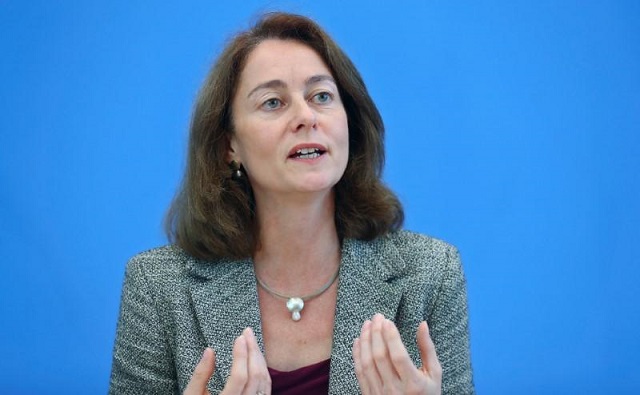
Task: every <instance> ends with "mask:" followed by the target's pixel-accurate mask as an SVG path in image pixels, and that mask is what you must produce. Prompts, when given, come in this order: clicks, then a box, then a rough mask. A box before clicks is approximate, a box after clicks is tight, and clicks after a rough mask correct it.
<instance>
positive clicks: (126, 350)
mask: <svg viewBox="0 0 640 395" xmlns="http://www.w3.org/2000/svg"><path fill="white" fill-rule="evenodd" d="M172 360H173V358H172V355H171V350H170V347H169V346H168V344H167V340H166V337H165V333H164V330H163V327H162V325H161V322H160V316H159V314H158V306H157V304H156V300H155V298H154V295H153V292H152V288H151V284H150V281H149V279H148V278H147V277H146V276H145V273H144V265H143V259H142V258H139V257H136V258H133V259H132V260H131V261H129V263H128V265H127V269H126V273H125V278H124V284H123V287H122V298H121V301H120V316H119V319H118V326H117V330H116V340H115V345H114V350H113V362H112V367H111V380H110V385H109V394H112V395H115V394H138V395H140V394H173V393H178V392H179V391H178V387H177V382H176V373H175V368H174V366H173V363H172Z"/></svg>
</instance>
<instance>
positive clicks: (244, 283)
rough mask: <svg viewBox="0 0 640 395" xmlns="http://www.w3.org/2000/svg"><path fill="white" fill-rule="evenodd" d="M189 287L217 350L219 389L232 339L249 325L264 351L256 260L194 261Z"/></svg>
mask: <svg viewBox="0 0 640 395" xmlns="http://www.w3.org/2000/svg"><path fill="white" fill-rule="evenodd" d="M190 290H191V297H192V306H193V307H194V310H195V315H196V318H197V320H198V325H199V327H200V330H201V333H202V335H203V337H204V340H205V341H206V343H207V345H208V346H209V347H212V348H213V349H214V350H215V352H216V370H215V372H214V376H213V389H214V390H218V391H219V390H222V388H223V387H224V384H225V383H226V381H227V378H228V376H229V373H230V370H231V363H232V361H233V357H232V348H233V342H234V340H235V339H236V337H238V336H239V335H240V334H241V333H242V331H243V330H244V329H245V328H246V327H251V328H252V329H253V330H254V332H255V333H256V338H257V340H258V344H259V346H260V349H261V350H263V351H264V346H263V339H262V327H261V325H260V307H259V304H258V294H257V290H256V280H255V272H254V269H253V262H252V261H251V260H248V259H247V260H243V261H221V262H215V263H213V262H194V264H193V266H192V270H191V285H190Z"/></svg>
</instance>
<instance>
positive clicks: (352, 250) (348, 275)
mask: <svg viewBox="0 0 640 395" xmlns="http://www.w3.org/2000/svg"><path fill="white" fill-rule="evenodd" d="M404 267H405V264H404V261H403V260H402V258H401V256H400V254H399V253H398V251H397V249H396V248H395V246H394V245H393V244H392V243H391V242H389V241H388V240H387V239H386V238H379V239H376V240H374V241H370V242H367V241H358V240H352V239H346V240H345V241H344V244H343V248H342V262H341V267H340V277H339V284H338V302H337V305H336V316H335V327H334V333H333V350H332V353H331V376H330V382H329V393H330V394H345V393H349V394H355V393H359V392H360V390H359V386H358V381H357V378H356V375H355V370H354V366H353V358H352V354H351V350H352V346H353V341H354V340H355V338H357V337H358V336H360V328H361V327H362V324H363V323H364V322H365V321H366V320H368V319H371V317H372V316H373V315H374V314H375V313H382V314H383V315H384V316H385V317H387V318H390V319H391V320H393V319H394V318H395V316H396V311H397V309H398V306H399V304H400V300H401V298H402V291H403V289H402V286H401V285H399V284H397V283H396V282H394V279H395V278H396V277H398V276H399V275H400V274H401V273H402V272H403V271H404Z"/></svg>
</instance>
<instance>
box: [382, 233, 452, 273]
mask: <svg viewBox="0 0 640 395" xmlns="http://www.w3.org/2000/svg"><path fill="white" fill-rule="evenodd" d="M382 242H383V243H386V244H388V245H389V248H395V249H396V250H397V251H398V254H399V255H400V256H401V257H402V260H403V261H404V262H405V264H406V265H408V266H410V267H417V268H425V266H428V267H430V268H431V269H440V270H447V269H448V268H450V267H451V266H452V265H453V266H457V265H459V261H460V257H459V252H458V249H457V248H456V247H455V246H453V245H452V244H449V243H447V242H445V241H443V240H440V239H437V238H434V237H430V236H427V235H424V234H420V233H416V232H412V231H408V230H400V231H397V232H392V233H389V234H388V235H386V236H385V237H384V238H383V239H382Z"/></svg>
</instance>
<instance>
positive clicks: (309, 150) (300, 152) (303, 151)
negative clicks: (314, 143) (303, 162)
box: [296, 148, 319, 155]
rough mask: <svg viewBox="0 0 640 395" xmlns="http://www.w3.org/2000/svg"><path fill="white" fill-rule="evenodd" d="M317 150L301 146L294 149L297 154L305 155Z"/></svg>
mask: <svg viewBox="0 0 640 395" xmlns="http://www.w3.org/2000/svg"><path fill="white" fill-rule="evenodd" d="M318 151H319V150H318V149H317V148H302V149H299V150H297V151H296V153H297V154H300V155H306V154H310V153H313V152H318Z"/></svg>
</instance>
